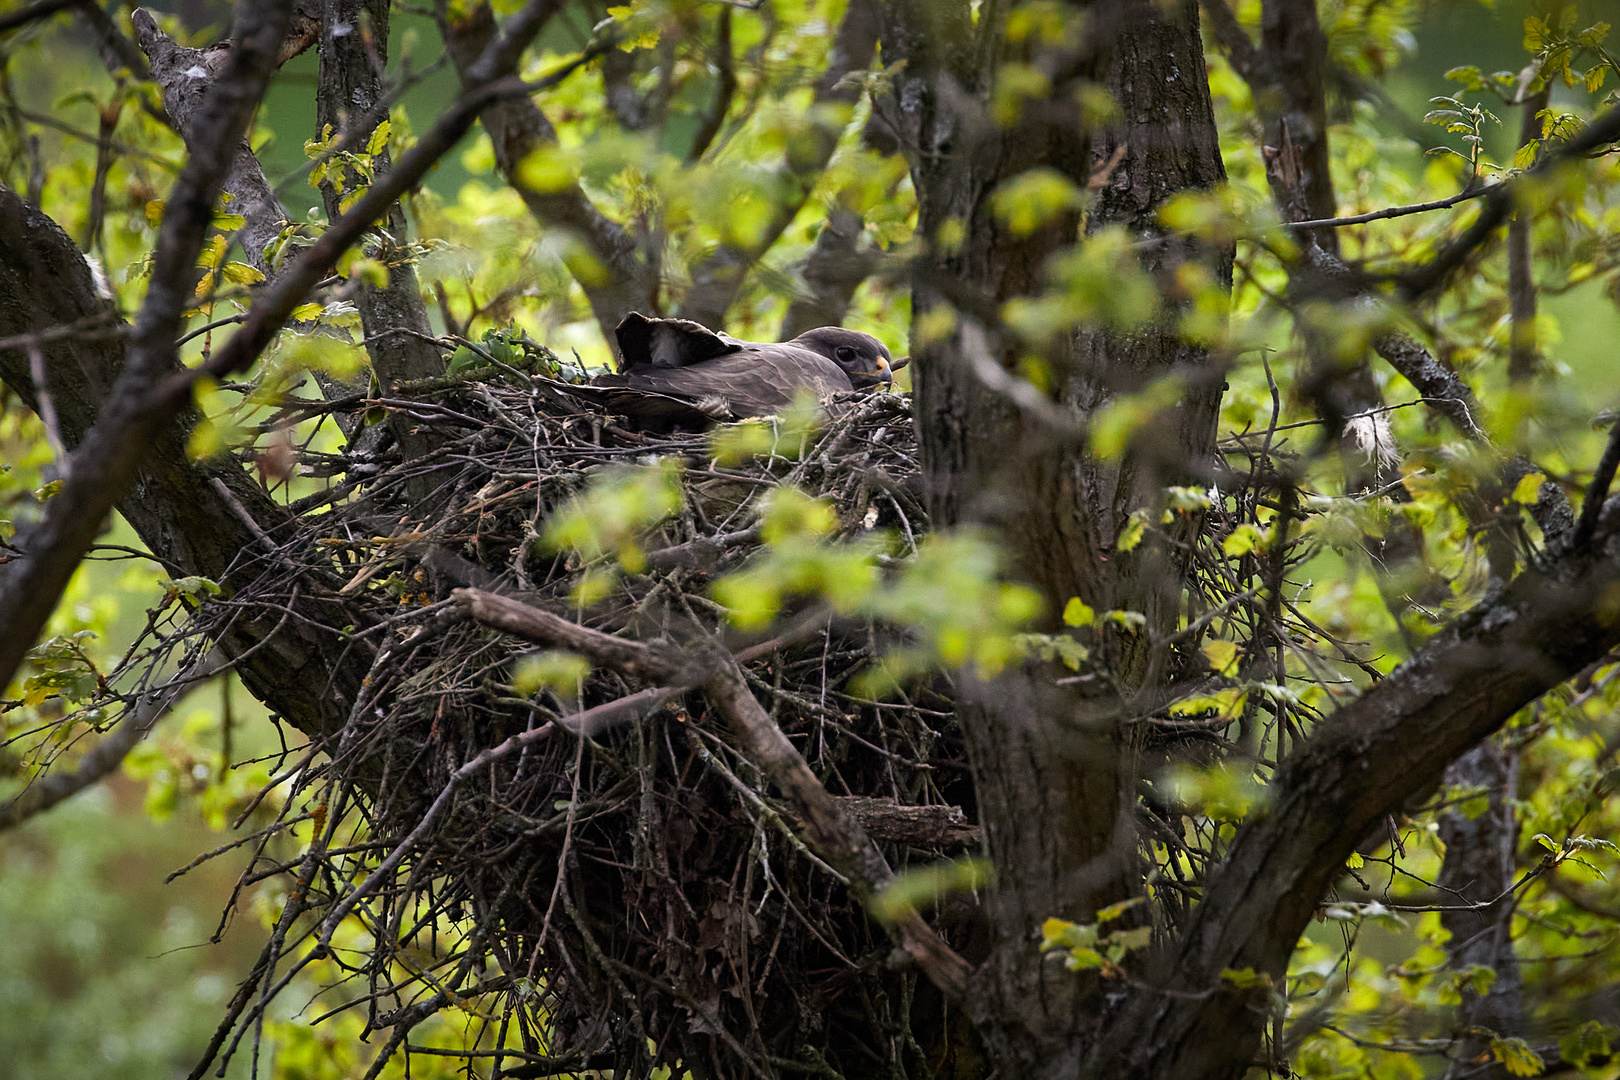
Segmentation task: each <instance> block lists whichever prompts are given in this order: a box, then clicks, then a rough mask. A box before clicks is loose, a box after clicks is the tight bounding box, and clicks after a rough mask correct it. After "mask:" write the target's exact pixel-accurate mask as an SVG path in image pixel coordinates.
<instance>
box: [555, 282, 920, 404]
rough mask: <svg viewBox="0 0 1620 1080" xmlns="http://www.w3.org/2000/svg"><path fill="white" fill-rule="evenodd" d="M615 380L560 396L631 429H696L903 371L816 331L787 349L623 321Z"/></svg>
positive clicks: (688, 326) (828, 329)
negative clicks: (598, 407) (604, 411)
mask: <svg viewBox="0 0 1620 1080" xmlns="http://www.w3.org/2000/svg"><path fill="white" fill-rule="evenodd" d="M614 336H615V337H617V338H618V340H619V355H620V358H621V359H620V362H619V371H618V373H617V374H611V375H599V376H597V377H596V378H595V379H592V380H591V384H590V385H589V386H570V387H568V392H569V393H571V394H574V395H576V396H578V397H582V398H585V399H587V400H590V401H595V402H598V403H600V404H602V405H604V406H606V407H607V408H608V409H610V410H611V411H613V412H615V413H618V414H620V415H621V416H627V417H629V418H630V419H631V420H632V421H634V422H635V424H636V426H637V427H640V428H642V429H643V430H648V431H660V432H667V431H672V430H674V429H676V428H685V429H688V430H701V429H703V428H706V427H708V426H709V425H711V424H713V423H715V422H716V421H724V420H741V419H744V418H746V417H750V416H769V415H771V414H772V413H776V412H780V411H781V410H782V409H783V408H785V407H786V406H787V405H788V404H790V403H791V402H792V401H793V399H794V397H795V396H796V395H797V394H798V393H799V392H800V391H801V390H809V391H810V392H812V393H813V394H815V396H816V397H818V398H826V397H830V396H832V395H833V394H837V393H840V392H845V391H849V390H859V389H865V388H867V387H874V386H885V387H886V386H888V384H889V383H890V382H892V381H893V378H894V376H893V372H894V371H895V370H896V369H898V368H900V367H904V366H905V363H906V361H905V360H904V359H902V360H899V361H895V360H894V359H893V358H892V357H891V356H890V355H889V350H888V349H886V348H884V347H883V343H882V342H881V341H879V340H878V339H877V338H875V337H873V336H871V335H870V334H862V333H859V332H858V331H855V330H845V329H844V328H843V327H839V326H823V327H819V328H818V329H815V330H807V331H805V332H804V333H802V334H800V335H799V336H798V337H796V338H794V339H793V340H792V341H784V342H780V343H777V344H763V343H759V342H753V341H739V340H738V339H736V338H734V337H731V336H730V335H729V334H719V333H716V332H714V331H713V330H710V329H709V328H708V327H705V326H700V325H698V324H697V323H695V322H692V321H690V320H688V319H649V318H648V317H647V316H645V315H642V314H640V313H639V312H631V313H630V314H629V315H626V316H625V317H624V320H623V321H622V322H620V323H619V325H618V326H617V327H616V328H615V329H614Z"/></svg>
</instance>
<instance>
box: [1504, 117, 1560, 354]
mask: <svg viewBox="0 0 1620 1080" xmlns="http://www.w3.org/2000/svg"><path fill="white" fill-rule="evenodd" d="M1550 90H1551V87H1547V86H1544V87H1542V88H1541V92H1540V93H1538V94H1534V95H1532V96H1531V98H1530V100H1528V101H1526V102H1525V103H1524V105H1523V109H1524V116H1523V118H1522V122H1521V124H1520V127H1519V146H1520V147H1527V146H1534V145H1536V144H1538V143H1540V142H1541V110H1543V109H1545V108H1546V107H1547V96H1548V93H1549V92H1550ZM1534 224H1535V221H1534V216H1533V214H1532V212H1531V210H1530V208H1528V207H1524V208H1521V209H1520V210H1519V212H1518V213H1516V214H1514V215H1513V221H1512V222H1511V223H1509V225H1508V243H1507V249H1508V302H1509V303H1510V304H1511V312H1512V330H1511V333H1510V337H1509V341H1508V378H1509V379H1510V380H1512V381H1513V382H1522V381H1523V380H1525V379H1528V378H1530V376H1532V375H1534V374H1535V373H1536V362H1537V359H1538V357H1537V355H1536V279H1535V274H1534V271H1533V269H1532V266H1531V254H1532V252H1531V248H1530V230H1531V227H1532V226H1533V225H1534Z"/></svg>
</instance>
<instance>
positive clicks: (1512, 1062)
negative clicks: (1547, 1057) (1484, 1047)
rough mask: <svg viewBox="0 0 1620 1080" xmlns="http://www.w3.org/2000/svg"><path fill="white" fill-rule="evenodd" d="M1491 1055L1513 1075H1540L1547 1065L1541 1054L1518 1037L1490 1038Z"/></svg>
mask: <svg viewBox="0 0 1620 1080" xmlns="http://www.w3.org/2000/svg"><path fill="white" fill-rule="evenodd" d="M1491 1057H1493V1058H1495V1059H1496V1060H1497V1061H1500V1062H1501V1063H1502V1067H1503V1068H1505V1069H1506V1070H1507V1071H1508V1072H1510V1073H1512V1074H1513V1075H1514V1076H1540V1075H1541V1074H1542V1072H1543V1070H1545V1069H1546V1067H1547V1066H1546V1064H1545V1063H1543V1062H1542V1060H1541V1055H1540V1054H1538V1053H1536V1052H1535V1051H1534V1050H1532V1049H1531V1048H1530V1044H1529V1043H1527V1042H1525V1041H1524V1040H1523V1039H1520V1038H1512V1039H1492V1040H1491Z"/></svg>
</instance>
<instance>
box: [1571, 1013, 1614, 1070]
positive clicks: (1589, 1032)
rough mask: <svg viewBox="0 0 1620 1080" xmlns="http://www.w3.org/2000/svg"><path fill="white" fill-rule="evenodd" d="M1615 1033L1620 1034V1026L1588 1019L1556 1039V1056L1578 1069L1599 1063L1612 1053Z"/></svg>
mask: <svg viewBox="0 0 1620 1080" xmlns="http://www.w3.org/2000/svg"><path fill="white" fill-rule="evenodd" d="M1616 1035H1620V1028H1614V1027H1611V1026H1609V1025H1608V1024H1605V1023H1603V1022H1602V1021H1600V1020H1588V1021H1587V1022H1586V1023H1584V1024H1582V1025H1581V1026H1580V1027H1578V1028H1576V1029H1575V1030H1574V1031H1571V1032H1569V1033H1568V1034H1566V1035H1565V1036H1564V1037H1563V1038H1562V1039H1559V1040H1558V1056H1559V1057H1561V1058H1563V1059H1564V1060H1565V1061H1567V1062H1569V1063H1570V1064H1571V1065H1574V1066H1575V1067H1576V1068H1578V1069H1579V1068H1585V1067H1586V1066H1588V1065H1593V1064H1601V1063H1603V1062H1606V1061H1607V1060H1608V1059H1609V1056H1610V1055H1611V1054H1612V1053H1613V1050H1612V1046H1613V1043H1614V1039H1615V1036H1616Z"/></svg>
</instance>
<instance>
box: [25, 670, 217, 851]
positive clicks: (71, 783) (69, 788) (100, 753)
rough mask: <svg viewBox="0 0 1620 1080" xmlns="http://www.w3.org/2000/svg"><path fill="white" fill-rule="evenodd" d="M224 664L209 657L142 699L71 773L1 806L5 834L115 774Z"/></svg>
mask: <svg viewBox="0 0 1620 1080" xmlns="http://www.w3.org/2000/svg"><path fill="white" fill-rule="evenodd" d="M224 666H225V661H224V660H223V659H222V658H219V657H217V656H216V655H213V654H210V655H209V656H205V657H204V658H203V659H201V660H199V661H198V662H197V663H195V664H193V665H192V666H191V667H190V668H188V669H187V670H186V671H185V672H184V673H183V674H182V675H180V676H178V677H177V678H175V679H173V680H171V681H170V682H168V683H167V684H165V685H164V686H161V687H159V688H158V689H156V690H154V691H152V692H151V693H149V694H146V695H145V696H143V697H142V698H141V699H140V701H139V702H137V703H136V704H135V705H134V706H132V707H131V708H130V709H129V711H128V712H126V713H125V714H124V716H123V718H122V719H121V720H119V721H118V725H117V726H116V727H114V728H113V729H112V733H111V734H109V735H106V736H104V737H103V738H102V739H101V741H99V742H98V743H96V745H95V746H94V747H92V748H91V749H90V750H89V751H88V752H87V753H86V754H85V755H84V756H83V757H82V758H80V759H79V763H78V767H77V768H75V769H74V770H73V771H72V772H61V773H51V774H49V775H47V776H45V777H43V778H41V779H38V780H35V781H34V782H33V783H31V784H29V785H28V786H27V787H26V788H24V789H23V790H22V792H21V794H19V795H18V796H17V797H16V798H14V799H12V800H11V801H10V802H8V803H6V804H5V805H4V806H0V832H3V831H5V830H6V829H14V828H16V827H17V826H18V825H21V824H22V823H23V822H25V821H27V820H28V819H29V818H31V817H33V816H35V815H36V814H42V813H44V812H45V811H47V810H49V809H50V808H51V807H53V806H55V805H56V804H57V803H60V802H63V801H64V800H66V799H69V798H71V797H73V796H74V795H77V794H78V793H79V792H81V791H83V790H84V789H85V788H87V787H90V786H91V785H93V784H96V783H98V782H99V781H101V780H103V779H105V778H106V777H107V776H110V775H111V774H112V773H113V772H114V770H116V769H117V768H118V766H119V765H121V764H123V761H124V758H125V757H127V756H128V755H129V752H130V751H131V750H133V749H135V746H136V744H138V743H139V742H140V741H141V740H142V739H144V738H146V734H147V732H149V731H151V730H152V729H153V728H154V727H156V726H157V722H158V721H159V720H162V719H163V718H164V717H165V716H167V715H168V714H169V711H170V710H171V709H173V708H174V707H175V706H176V705H178V704H179V703H180V699H181V698H183V697H185V695H186V694H187V693H189V692H190V691H191V690H193V689H195V688H196V686H197V685H198V683H200V682H202V681H203V680H204V679H207V678H209V677H211V676H213V675H215V674H217V673H218V672H219V671H220V670H221V669H222V668H223V667H224Z"/></svg>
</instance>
